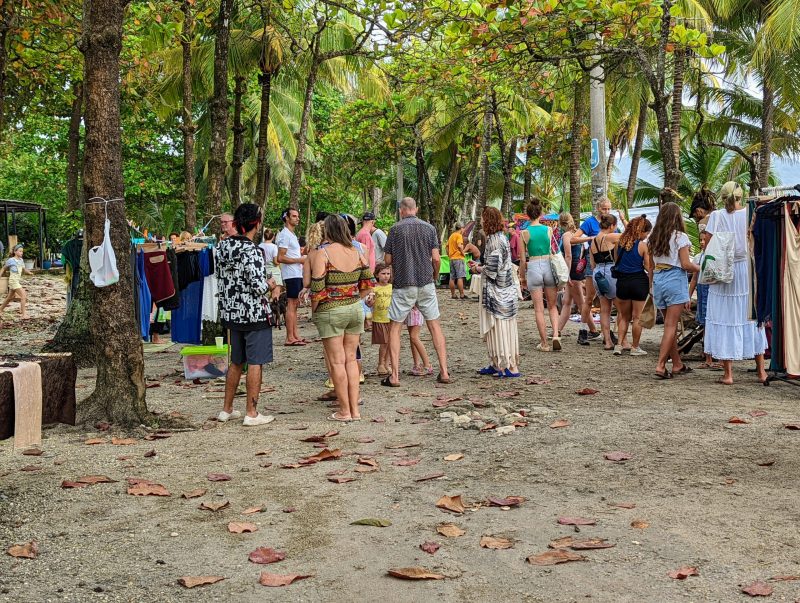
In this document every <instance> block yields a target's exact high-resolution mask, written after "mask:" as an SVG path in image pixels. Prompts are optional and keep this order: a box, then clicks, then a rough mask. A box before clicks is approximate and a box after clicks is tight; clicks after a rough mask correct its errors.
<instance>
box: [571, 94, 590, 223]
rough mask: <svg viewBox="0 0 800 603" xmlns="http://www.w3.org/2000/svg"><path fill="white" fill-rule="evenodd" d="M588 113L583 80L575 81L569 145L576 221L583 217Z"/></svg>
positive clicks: (573, 214) (573, 209) (572, 210)
mask: <svg viewBox="0 0 800 603" xmlns="http://www.w3.org/2000/svg"><path fill="white" fill-rule="evenodd" d="M585 113H586V97H585V95H584V86H583V82H582V81H581V80H578V81H577V82H575V106H574V107H573V112H572V128H571V130H572V132H571V136H572V138H571V140H570V146H569V213H571V214H572V217H573V218H575V222H576V223H578V222H580V219H581V155H582V152H581V151H582V145H581V143H582V142H583V140H582V138H583V137H582V136H581V134H582V132H583V119H584V115H585Z"/></svg>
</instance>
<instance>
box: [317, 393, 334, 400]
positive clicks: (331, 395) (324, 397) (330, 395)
mask: <svg viewBox="0 0 800 603" xmlns="http://www.w3.org/2000/svg"><path fill="white" fill-rule="evenodd" d="M338 399H339V398H338V396H337V395H336V394H334V393H333V392H330V393H327V394H322V395H321V396H318V397H317V400H318V401H320V402H336V400H338Z"/></svg>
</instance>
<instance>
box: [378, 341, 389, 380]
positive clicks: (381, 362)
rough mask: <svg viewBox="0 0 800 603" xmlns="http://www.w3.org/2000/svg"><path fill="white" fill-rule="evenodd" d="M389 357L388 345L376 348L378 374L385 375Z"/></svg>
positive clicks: (384, 344) (383, 344)
mask: <svg viewBox="0 0 800 603" xmlns="http://www.w3.org/2000/svg"><path fill="white" fill-rule="evenodd" d="M388 357H389V344H388V343H382V344H380V347H379V348H378V372H379V373H385V372H386V361H387V359H388Z"/></svg>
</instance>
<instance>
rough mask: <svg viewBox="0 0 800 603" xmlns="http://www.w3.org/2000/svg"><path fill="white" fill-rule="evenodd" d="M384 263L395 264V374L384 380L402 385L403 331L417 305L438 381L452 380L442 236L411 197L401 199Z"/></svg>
mask: <svg viewBox="0 0 800 603" xmlns="http://www.w3.org/2000/svg"><path fill="white" fill-rule="evenodd" d="M384 262H385V263H386V264H389V265H390V266H391V267H392V273H393V275H392V278H393V281H392V303H391V305H390V306H389V319H390V320H391V328H390V331H389V357H390V358H391V362H392V374H391V375H389V376H388V377H386V378H385V379H384V380H383V381H381V385H385V386H387V387H399V385H400V332H401V330H402V328H403V324H404V323H405V320H406V318H407V317H408V314H409V313H410V312H411V309H412V308H413V307H414V306H417V308H419V311H420V313H421V314H422V317H423V318H424V319H425V324H426V325H427V326H428V331H430V334H431V339H432V340H433V347H434V349H435V350H436V356H437V357H438V358H439V377H438V378H437V380H438V381H439V383H450V382H451V380H450V374H449V373H448V371H447V345H446V343H445V338H444V333H443V332H442V325H441V324H440V323H439V300H438V298H437V297H436V281H437V280H438V278H439V263H440V255H439V236H438V235H437V234H436V228H434V227H433V226H432V225H430V224H428V223H427V222H424V221H422V220H420V219H419V218H417V203H416V201H414V199H412V198H411V197H406V198H405V199H403V200H402V201H401V202H400V221H399V222H397V223H396V224H395V225H394V226H392V228H391V230H390V231H389V236H388V237H387V238H386V246H385V247H384Z"/></svg>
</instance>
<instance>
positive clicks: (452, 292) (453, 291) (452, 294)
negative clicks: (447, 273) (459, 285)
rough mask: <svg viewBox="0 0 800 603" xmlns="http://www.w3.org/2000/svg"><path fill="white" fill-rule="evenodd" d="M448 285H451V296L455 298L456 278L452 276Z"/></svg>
mask: <svg viewBox="0 0 800 603" xmlns="http://www.w3.org/2000/svg"><path fill="white" fill-rule="evenodd" d="M447 286H448V287H450V297H452V298H453V299H455V298H456V280H455V279H454V278H453V277H452V276H451V277H450V280H449V281H448V283H447Z"/></svg>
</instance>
